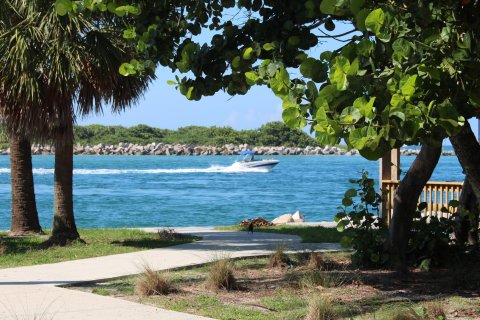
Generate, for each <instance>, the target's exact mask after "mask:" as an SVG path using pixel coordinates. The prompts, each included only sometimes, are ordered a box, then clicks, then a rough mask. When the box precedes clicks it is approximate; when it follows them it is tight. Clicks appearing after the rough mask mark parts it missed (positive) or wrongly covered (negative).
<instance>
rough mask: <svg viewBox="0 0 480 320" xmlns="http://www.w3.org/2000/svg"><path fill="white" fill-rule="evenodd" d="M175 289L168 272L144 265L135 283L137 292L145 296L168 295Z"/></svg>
mask: <svg viewBox="0 0 480 320" xmlns="http://www.w3.org/2000/svg"><path fill="white" fill-rule="evenodd" d="M175 291H176V288H175V286H174V285H173V283H172V281H171V279H170V277H169V275H168V274H167V273H165V272H157V271H154V270H152V269H151V268H150V267H148V266H146V267H144V271H143V273H142V274H141V275H140V276H139V277H138V279H137V282H136V284H135V292H136V293H137V294H138V295H140V296H144V297H145V296H152V295H166V294H169V293H172V292H175Z"/></svg>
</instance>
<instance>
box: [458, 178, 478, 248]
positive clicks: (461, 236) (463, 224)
mask: <svg viewBox="0 0 480 320" xmlns="http://www.w3.org/2000/svg"><path fill="white" fill-rule="evenodd" d="M464 210H467V211H468V212H470V213H473V215H469V216H468V217H467V216H464V215H462V214H461V213H462V211H464ZM455 222H456V226H455V239H457V242H458V244H459V245H462V246H463V245H464V244H465V243H466V242H467V241H468V243H469V244H470V245H471V246H472V248H473V250H477V249H478V202H477V199H476V197H475V195H474V194H473V190H472V187H471V185H470V183H469V182H468V180H467V178H465V181H464V182H463V189H462V194H461V195H460V205H459V206H458V208H457V215H456V216H455Z"/></svg>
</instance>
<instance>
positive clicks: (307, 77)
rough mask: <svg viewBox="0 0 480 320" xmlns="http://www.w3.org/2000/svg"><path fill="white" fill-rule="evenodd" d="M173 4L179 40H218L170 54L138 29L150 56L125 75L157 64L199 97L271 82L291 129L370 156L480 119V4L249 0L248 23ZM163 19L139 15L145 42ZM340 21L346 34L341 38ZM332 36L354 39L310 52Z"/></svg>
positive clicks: (207, 4)
mask: <svg viewBox="0 0 480 320" xmlns="http://www.w3.org/2000/svg"><path fill="white" fill-rule="evenodd" d="M62 2H63V1H62ZM138 2H139V3H140V4H141V3H142V1H138ZM171 3H172V6H173V7H175V8H181V10H182V12H184V14H183V15H181V18H180V20H179V21H178V22H176V23H177V26H178V28H179V31H178V34H179V35H180V36H182V35H183V34H182V32H183V30H188V31H189V32H191V33H192V34H193V35H197V34H198V33H200V32H202V30H203V29H206V28H208V29H210V30H213V31H214V32H215V35H214V36H213V37H212V41H211V42H210V43H206V44H197V43H195V42H194V40H192V39H191V37H190V36H189V37H188V39H187V40H186V41H184V42H183V43H181V44H180V42H179V45H178V48H177V49H176V50H173V49H172V48H171V47H170V48H168V49H169V50H166V51H165V50H159V48H157V44H158V43H160V42H161V41H162V40H164V39H165V35H164V34H162V33H147V35H146V36H145V37H144V39H141V40H138V37H136V38H134V37H133V34H132V32H127V34H126V37H127V38H129V39H130V41H138V43H139V46H140V44H142V45H141V47H142V48H143V49H144V50H143V51H142V52H141V54H139V56H140V57H139V59H138V60H137V61H138V64H134V63H131V62H130V63H128V64H129V68H127V67H125V68H124V70H123V72H124V74H136V73H138V72H140V73H141V72H144V70H143V69H148V68H147V66H148V65H150V66H151V65H152V63H151V62H152V60H155V62H157V60H158V62H159V63H160V64H162V65H164V66H169V67H170V68H172V70H173V71H179V72H180V73H183V74H187V75H186V76H185V77H182V78H180V77H178V78H177V79H176V82H175V85H176V87H177V88H178V89H179V90H180V92H181V93H182V94H184V95H185V96H186V97H187V98H188V99H193V100H198V99H200V98H201V97H203V96H210V95H213V94H214V93H215V92H217V91H220V90H225V91H226V92H227V93H229V94H231V95H235V94H245V93H246V92H247V91H248V90H249V89H250V88H251V86H254V85H266V86H268V87H269V88H270V89H271V90H272V92H273V93H274V94H275V95H276V96H277V97H279V98H280V99H281V100H282V101H283V107H284V109H285V110H284V112H283V120H284V122H285V123H286V124H287V125H289V126H291V127H295V128H303V127H304V126H305V125H307V124H311V125H312V127H313V129H314V131H316V134H317V136H318V138H319V139H320V141H322V143H329V144H335V143H337V142H338V141H340V140H341V139H343V140H344V141H345V142H346V143H347V145H348V146H349V147H356V148H358V149H359V151H360V153H361V155H362V156H364V157H366V158H368V159H378V158H379V157H381V156H382V155H383V154H384V153H385V152H387V151H388V150H389V149H391V148H397V147H399V146H401V145H403V144H407V145H408V144H419V143H422V144H424V143H425V144H432V143H440V142H441V141H442V140H443V139H444V138H445V137H447V136H451V135H454V134H456V133H457V132H458V130H459V129H460V128H461V126H462V125H463V123H464V122H465V120H466V119H468V118H471V117H474V116H478V115H479V114H480V99H479V98H478V94H477V92H478V91H479V89H480V79H479V78H478V77H477V76H476V75H477V74H478V72H479V70H480V53H479V52H480V50H478V43H480V41H479V40H480V23H479V22H478V21H479V20H478V19H477V12H479V10H480V1H476V0H475V1H473V0H472V1H453V2H452V1H446V0H444V1H437V2H435V3H433V2H422V3H418V2H417V1H406V2H403V3H402V5H401V6H399V5H398V4H397V3H395V2H392V1H387V0H384V1H363V0H352V1H345V0H323V1H312V0H302V1H299V0H288V1H285V0H272V1H254V2H253V3H252V1H238V2H237V3H236V7H237V8H238V10H239V11H240V12H244V13H245V15H244V16H245V17H246V18H245V21H242V23H241V24H238V25H234V24H233V22H232V20H230V19H223V18H222V15H223V14H224V13H225V11H226V10H231V9H229V8H231V7H232V6H234V5H235V2H234V1H221V0H210V1H202V2H196V5H192V4H191V2H190V1H175V2H171ZM156 11H159V12H162V9H161V8H153V9H152V12H156ZM173 11H174V10H173ZM153 16H154V15H150V16H149V15H147V16H139V19H138V23H137V26H136V28H137V30H136V34H137V35H140V34H142V33H143V32H144V30H148V28H150V27H152V26H154V27H155V28H156V29H161V28H162V27H163V29H162V30H169V29H168V28H166V27H165V26H163V25H162V23H161V22H160V21H163V20H161V19H160V20H159V19H153ZM339 23H342V24H343V25H344V26H346V28H347V31H346V32H343V33H341V32H335V29H336V25H338V24H339ZM319 27H320V29H321V30H322V32H318V31H317V30H318V28H319ZM348 28H349V29H348ZM180 29H181V30H180ZM323 30H326V31H323ZM325 37H327V38H328V37H330V38H331V39H333V40H342V41H343V42H338V45H339V49H338V50H335V51H333V52H322V53H321V54H320V56H313V55H311V53H312V52H315V50H311V49H312V48H314V47H316V46H317V45H318V43H319V41H320V40H321V38H325ZM153 40H156V41H153ZM297 71H299V72H297ZM367 102H368V104H369V105H368V106H367V105H366V103H367ZM370 103H371V104H370ZM365 107H368V110H365V109H364V108H365Z"/></svg>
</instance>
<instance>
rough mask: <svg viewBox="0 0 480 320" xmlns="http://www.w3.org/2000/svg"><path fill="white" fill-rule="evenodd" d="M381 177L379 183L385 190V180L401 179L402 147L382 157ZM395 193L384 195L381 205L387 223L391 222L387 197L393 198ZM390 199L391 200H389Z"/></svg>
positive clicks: (382, 214)
mask: <svg viewBox="0 0 480 320" xmlns="http://www.w3.org/2000/svg"><path fill="white" fill-rule="evenodd" d="M379 173H380V177H379V185H380V191H382V190H385V186H384V183H383V181H385V180H388V181H399V180H400V149H392V150H391V151H390V152H389V153H387V154H386V155H385V156H383V158H382V159H380V170H379ZM393 196H394V195H390V197H383V201H382V207H381V210H380V212H381V218H383V219H386V221H387V223H389V222H390V215H391V212H387V211H391V210H390V209H391V206H390V204H387V203H386V200H387V199H393ZM389 201H390V200H389Z"/></svg>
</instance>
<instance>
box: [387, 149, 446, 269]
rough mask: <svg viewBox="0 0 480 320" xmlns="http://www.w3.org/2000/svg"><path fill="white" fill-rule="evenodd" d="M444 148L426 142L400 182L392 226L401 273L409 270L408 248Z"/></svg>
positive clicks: (392, 249) (396, 257) (391, 235)
mask: <svg viewBox="0 0 480 320" xmlns="http://www.w3.org/2000/svg"><path fill="white" fill-rule="evenodd" d="M441 153H442V147H441V146H438V147H431V146H427V145H423V146H422V149H421V150H420V153H419V154H418V156H417V157H416V158H415V160H414V161H413V163H412V165H411V166H410V168H409V169H408V172H407V174H406V175H405V177H404V178H403V179H402V181H401V182H400V185H399V186H398V189H397V193H396V194H395V197H394V200H393V216H392V224H391V226H390V229H389V233H390V245H391V251H392V258H393V262H394V264H395V268H396V269H397V271H399V272H400V273H406V272H407V271H408V270H407V249H408V240H409V239H410V230H411V228H412V222H413V217H414V215H415V211H416V210H417V203H418V198H419V197H420V194H421V193H422V190H423V187H424V186H425V184H426V183H427V182H428V180H429V179H430V177H431V176H432V173H433V170H434V169H435V167H436V166H437V163H438V160H439V159H440V155H441Z"/></svg>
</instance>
